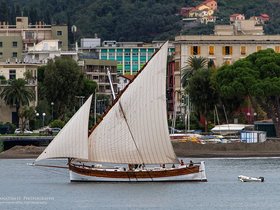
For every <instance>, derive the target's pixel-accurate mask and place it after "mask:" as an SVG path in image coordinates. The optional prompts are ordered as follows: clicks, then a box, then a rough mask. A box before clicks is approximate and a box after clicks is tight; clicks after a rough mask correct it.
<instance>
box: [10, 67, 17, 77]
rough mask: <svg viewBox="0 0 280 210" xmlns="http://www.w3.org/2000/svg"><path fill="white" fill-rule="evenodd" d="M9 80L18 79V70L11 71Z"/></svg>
mask: <svg viewBox="0 0 280 210" xmlns="http://www.w3.org/2000/svg"><path fill="white" fill-rule="evenodd" d="M9 79H16V70H14V69H10V70H9Z"/></svg>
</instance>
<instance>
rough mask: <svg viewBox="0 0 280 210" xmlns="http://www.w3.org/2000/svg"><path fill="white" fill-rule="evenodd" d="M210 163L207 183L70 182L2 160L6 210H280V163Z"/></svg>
mask: <svg viewBox="0 0 280 210" xmlns="http://www.w3.org/2000/svg"><path fill="white" fill-rule="evenodd" d="M193 160H199V159H193ZM204 160H205V162H206V169H207V176H208V182H207V183H181V182H180V183H70V182H69V180H68V178H69V177H68V172H67V170H64V169H49V168H38V167H31V166H27V165H26V163H30V162H32V161H33V160H0V177H1V179H0V209H1V210H2V209H5V210H6V209H7V210H8V209H26V210H31V209H60V210H64V209H101V210H103V209H195V210H200V209H203V210H204V209H208V210H212V209H213V210H214V209H215V210H217V209H223V210H224V209H226V210H230V209H234V210H237V209H242V210H243V209H250V210H251V209H254V210H264V209H273V210H275V209H280V197H279V194H280V164H279V163H280V159H278V158H277V159H273V158H270V159H265V158H264V159H204ZM187 161H188V160H186V162H187ZM60 163H61V161H60ZM240 174H243V175H250V176H264V177H265V182H264V183H241V182H239V181H238V180H237V176H238V175H240Z"/></svg>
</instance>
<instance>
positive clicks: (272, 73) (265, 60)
mask: <svg viewBox="0 0 280 210" xmlns="http://www.w3.org/2000/svg"><path fill="white" fill-rule="evenodd" d="M216 81H217V83H218V87H219V88H218V89H219V92H220V93H221V94H222V95H223V96H225V97H239V98H244V97H246V96H249V97H251V98H253V97H254V99H255V100H256V101H257V103H258V104H259V105H261V107H262V108H263V110H264V111H265V112H266V113H267V114H268V116H269V117H271V118H272V120H273V122H274V125H275V129H276V133H277V136H278V137H279V136H280V122H279V120H278V119H280V54H278V53H275V52H274V51H273V50H272V49H267V50H263V51H259V52H256V53H253V54H251V55H249V56H248V57H247V58H245V59H243V60H240V61H238V62H236V63H235V64H233V65H231V66H224V67H222V68H221V69H219V70H218V72H217V80H216Z"/></svg>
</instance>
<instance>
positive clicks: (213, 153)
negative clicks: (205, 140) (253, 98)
mask: <svg viewBox="0 0 280 210" xmlns="http://www.w3.org/2000/svg"><path fill="white" fill-rule="evenodd" d="M172 144H173V147H174V150H175V153H176V155H177V156H178V157H201V158H212V157H280V141H266V142H264V143H257V144H246V143H231V144H197V143H191V142H172ZM44 149H45V147H36V146H15V147H13V148H11V149H9V150H7V151H4V152H2V153H0V159H13V158H37V157H38V156H39V154H41V153H42V152H43V150H44Z"/></svg>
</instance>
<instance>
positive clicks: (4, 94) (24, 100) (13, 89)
mask: <svg viewBox="0 0 280 210" xmlns="http://www.w3.org/2000/svg"><path fill="white" fill-rule="evenodd" d="M26 84H27V83H26V81H25V80H24V79H17V80H11V82H10V84H9V85H7V86H4V87H3V88H2V91H1V94H0V97H1V98H2V99H3V100H4V101H5V103H6V104H7V105H10V106H14V105H15V106H16V113H17V116H19V115H18V114H19V109H20V107H21V106H24V105H29V103H30V101H33V100H35V93H34V90H33V89H31V88H30V87H27V86H26ZM17 125H18V122H17Z"/></svg>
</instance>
